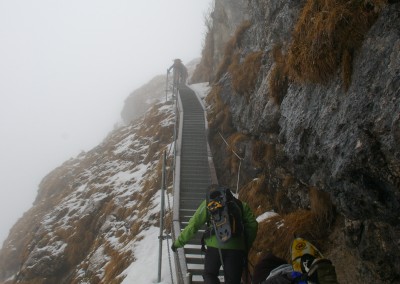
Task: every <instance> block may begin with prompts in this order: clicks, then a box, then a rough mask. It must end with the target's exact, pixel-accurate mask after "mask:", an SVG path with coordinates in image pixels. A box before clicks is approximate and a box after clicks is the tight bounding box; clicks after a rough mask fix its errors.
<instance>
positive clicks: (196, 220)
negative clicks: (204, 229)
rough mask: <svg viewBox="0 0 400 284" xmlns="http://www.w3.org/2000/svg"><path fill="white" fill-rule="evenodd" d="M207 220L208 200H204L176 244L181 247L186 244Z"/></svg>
mask: <svg viewBox="0 0 400 284" xmlns="http://www.w3.org/2000/svg"><path fill="white" fill-rule="evenodd" d="M206 221H207V210H206V201H205V200H204V201H203V202H202V203H201V204H200V206H199V207H198V208H197V210H196V212H195V213H194V215H193V216H192V218H190V220H189V224H188V225H187V226H186V228H185V229H184V230H183V231H182V232H181V234H180V235H179V236H178V238H177V239H176V240H175V243H174V244H175V246H176V247H178V248H181V247H183V246H184V245H185V244H187V243H188V242H189V241H190V240H191V239H192V238H193V236H194V235H195V234H196V233H197V231H198V230H199V229H200V228H201V226H203V225H204V224H205V223H206Z"/></svg>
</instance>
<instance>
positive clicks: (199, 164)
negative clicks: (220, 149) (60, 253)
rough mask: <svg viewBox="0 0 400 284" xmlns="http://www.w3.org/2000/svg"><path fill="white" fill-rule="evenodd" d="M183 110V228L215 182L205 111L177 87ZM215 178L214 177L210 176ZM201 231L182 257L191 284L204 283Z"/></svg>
mask: <svg viewBox="0 0 400 284" xmlns="http://www.w3.org/2000/svg"><path fill="white" fill-rule="evenodd" d="M179 95H180V99H181V102H182V108H183V121H182V122H181V123H182V124H183V126H182V140H181V143H182V144H181V162H180V196H179V222H180V226H181V229H183V228H185V227H186V225H187V224H188V222H189V219H190V218H191V217H192V216H193V214H194V213H195V211H196V209H197V207H198V206H199V205H200V203H201V202H202V201H203V200H204V198H205V196H206V192H207V188H208V186H209V185H210V184H212V183H215V182H216V180H215V179H216V178H215V174H212V173H213V172H214V168H213V163H212V162H211V163H210V162H209V161H210V159H209V150H208V149H209V148H208V142H207V134H206V120H205V117H204V109H203V107H202V105H201V104H200V102H199V99H198V98H197V96H196V94H195V92H194V91H193V90H192V89H190V88H189V87H187V86H182V87H180V88H179ZM213 176H214V177H213ZM203 232H204V230H200V231H199V232H198V233H197V235H196V236H195V237H194V238H193V239H192V240H191V241H190V242H189V243H188V244H187V245H186V246H185V248H184V254H185V259H186V263H187V269H188V272H190V273H191V274H192V276H193V277H192V283H203V278H202V276H201V275H202V272H203V268H204V253H203V252H201V243H200V241H201V237H202V234H203Z"/></svg>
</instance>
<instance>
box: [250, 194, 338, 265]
mask: <svg viewBox="0 0 400 284" xmlns="http://www.w3.org/2000/svg"><path fill="white" fill-rule="evenodd" d="M309 194H310V203H311V210H304V209H300V210H297V211H295V212H292V213H289V214H286V215H278V216H274V217H272V218H269V219H267V220H265V221H264V222H261V223H260V224H259V231H258V234H257V239H256V241H255V243H254V245H253V252H252V254H251V259H253V261H254V263H256V262H257V260H258V257H260V256H262V255H264V254H265V253H267V252H268V251H269V252H272V253H274V254H275V255H277V256H279V257H282V258H284V259H286V260H287V261H289V259H290V245H291V242H292V241H293V239H294V237H295V236H301V237H304V238H306V239H308V240H310V241H311V242H312V243H314V244H315V245H316V246H317V247H319V246H320V245H321V244H322V240H323V239H324V238H325V237H326V236H327V235H328V233H329V228H330V226H331V224H332V222H333V221H334V207H333V205H332V202H331V200H330V197H329V194H328V193H326V192H323V191H321V190H317V189H316V188H311V189H310V192H309ZM256 196H258V195H256ZM253 202H254V201H253Z"/></svg>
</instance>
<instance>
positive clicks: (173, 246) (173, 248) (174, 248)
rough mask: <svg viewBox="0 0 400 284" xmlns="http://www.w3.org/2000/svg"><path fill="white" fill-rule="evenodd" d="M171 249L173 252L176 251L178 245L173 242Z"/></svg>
mask: <svg viewBox="0 0 400 284" xmlns="http://www.w3.org/2000/svg"><path fill="white" fill-rule="evenodd" d="M171 249H172V251H173V252H176V249H177V247H176V246H175V244H172V246H171Z"/></svg>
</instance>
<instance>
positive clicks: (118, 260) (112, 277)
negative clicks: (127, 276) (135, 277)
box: [103, 246, 132, 284]
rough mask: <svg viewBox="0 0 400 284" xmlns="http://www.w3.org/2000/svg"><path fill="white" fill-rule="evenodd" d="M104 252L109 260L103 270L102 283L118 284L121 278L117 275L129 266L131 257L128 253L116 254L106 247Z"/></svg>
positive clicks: (116, 252)
mask: <svg viewBox="0 0 400 284" xmlns="http://www.w3.org/2000/svg"><path fill="white" fill-rule="evenodd" d="M105 251H106V253H107V255H108V256H109V257H110V258H111V259H110V261H108V262H107V265H106V267H105V269H104V278H103V283H110V284H119V283H121V282H122V280H123V278H122V277H118V275H120V274H121V273H122V272H123V271H124V270H125V269H126V268H127V267H128V266H129V265H130V264H131V262H132V255H131V253H130V252H125V253H121V252H118V251H116V250H114V249H113V248H112V247H110V246H106V249H105Z"/></svg>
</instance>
